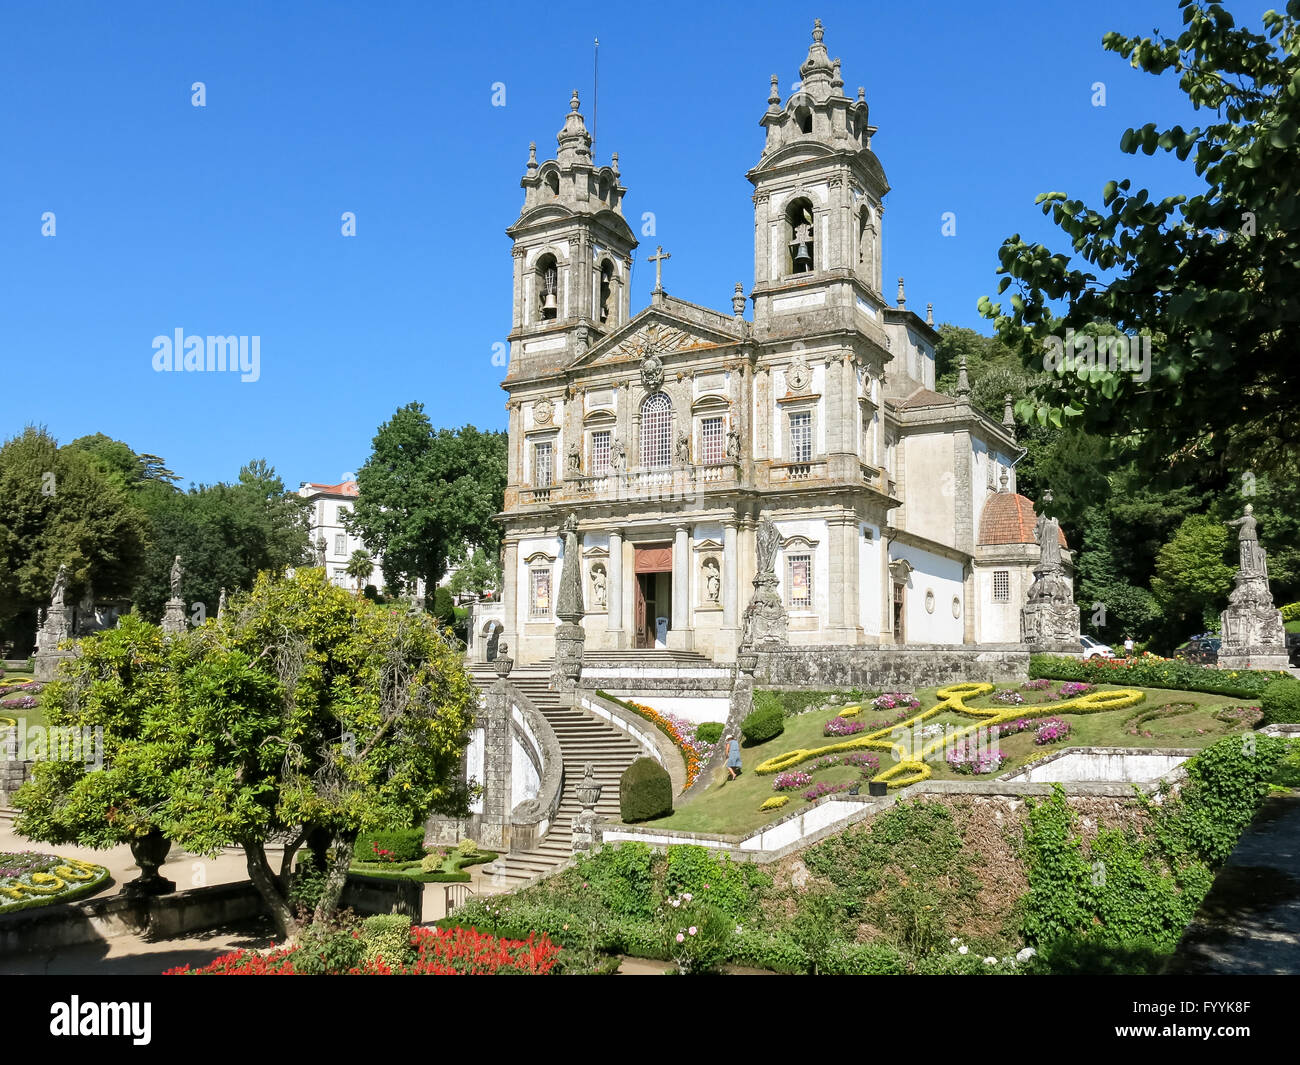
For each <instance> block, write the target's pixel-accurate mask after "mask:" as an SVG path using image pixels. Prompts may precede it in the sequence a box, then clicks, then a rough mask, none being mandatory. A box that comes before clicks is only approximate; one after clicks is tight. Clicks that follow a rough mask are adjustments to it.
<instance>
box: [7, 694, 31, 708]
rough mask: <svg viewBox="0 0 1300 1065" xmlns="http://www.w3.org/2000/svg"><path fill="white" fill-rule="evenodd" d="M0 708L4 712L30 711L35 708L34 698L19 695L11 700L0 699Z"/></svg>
mask: <svg viewBox="0 0 1300 1065" xmlns="http://www.w3.org/2000/svg"><path fill="white" fill-rule="evenodd" d="M0 706H2V707H4V708H5V709H6V710H32V709H34V708H35V707H36V697H35V696H34V695H19V696H17V697H15V698H13V699H0Z"/></svg>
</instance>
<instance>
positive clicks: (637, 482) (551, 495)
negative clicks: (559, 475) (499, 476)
mask: <svg viewBox="0 0 1300 1065" xmlns="http://www.w3.org/2000/svg"><path fill="white" fill-rule="evenodd" d="M739 483H740V463H738V462H713V463H709V464H708V465H707V466H665V467H645V466H642V467H636V468H634V469H630V470H627V471H625V472H622V473H616V472H614V471H612V470H611V471H609V472H607V473H599V474H594V475H590V476H588V475H581V476H577V477H569V478H567V479H565V480H564V481H561V482H558V483H556V484H553V485H549V486H547V487H545V488H529V487H527V486H525V487H522V488H521V489H520V491H519V502H520V505H521V506H531V505H538V504H551V503H560V502H566V503H568V502H577V503H599V502H603V501H616V500H619V499H659V498H670V497H676V498H690V497H692V496H694V495H695V494H696V493H698V492H701V491H707V490H712V489H718V488H728V487H731V486H734V485H737V484H739Z"/></svg>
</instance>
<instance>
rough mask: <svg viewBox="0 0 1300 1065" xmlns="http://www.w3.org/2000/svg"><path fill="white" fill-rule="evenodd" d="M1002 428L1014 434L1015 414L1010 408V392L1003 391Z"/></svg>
mask: <svg viewBox="0 0 1300 1065" xmlns="http://www.w3.org/2000/svg"><path fill="white" fill-rule="evenodd" d="M1002 428H1003V429H1005V430H1006V431H1007V432H1009V433H1010V434H1011V435H1012V436H1015V435H1016V415H1015V412H1014V411H1012V409H1011V393H1010V392H1005V393H1003V395H1002Z"/></svg>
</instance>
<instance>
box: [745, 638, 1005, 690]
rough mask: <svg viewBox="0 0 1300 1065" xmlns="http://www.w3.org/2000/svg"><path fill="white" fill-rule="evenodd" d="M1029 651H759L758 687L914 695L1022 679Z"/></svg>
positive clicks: (838, 648)
mask: <svg viewBox="0 0 1300 1065" xmlns="http://www.w3.org/2000/svg"><path fill="white" fill-rule="evenodd" d="M1028 674H1029V652H1028V650H1027V649H1025V647H1024V646H1023V645H1020V644H985V645H979V646H975V647H949V646H941V645H933V646H917V645H910V646H906V647H847V646H822V647H798V648H788V649H782V650H778V651H760V652H759V653H758V666H757V668H756V669H755V671H754V683H755V686H756V687H761V688H863V689H866V690H868V691H872V690H881V691H915V690H916V689H918V688H928V687H932V686H935V685H939V684H955V683H957V682H959V681H992V682H996V681H1002V680H1020V679H1023V678H1024V677H1026V676H1028Z"/></svg>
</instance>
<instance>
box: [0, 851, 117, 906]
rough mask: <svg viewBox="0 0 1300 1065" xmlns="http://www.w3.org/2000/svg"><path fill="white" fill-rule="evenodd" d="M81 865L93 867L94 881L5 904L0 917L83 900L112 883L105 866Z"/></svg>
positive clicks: (91, 863) (88, 863)
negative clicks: (94, 871) (54, 892)
mask: <svg viewBox="0 0 1300 1065" xmlns="http://www.w3.org/2000/svg"><path fill="white" fill-rule="evenodd" d="M82 864H84V865H87V866H93V868H94V869H95V870H96V873H95V879H94V880H87V881H82V882H80V883H77V884H76V886H75V887H72V888H69V889H68V890H67V891H61V892H59V893H58V894H57V895H45V896H42V897H40V898H34V899H25V900H24V901H22V902H10V903H6V904H5V905H3V906H0V916H4V915H5V914H10V913H18V912H19V911H20V910H32V909H36V908H38V907H41V906H56V905H58V904H59V903H62V902H75V901H76V900H77V899H84V898H85V897H86V896H87V895H93V894H94V893H95V892H97V891H99V890H100V889H101V888H104V887H107V886H108V885H109V884H111V883H112V882H113V877H112V875H111V874H110V873H109V871H108V869H107V868H106V867H105V866H102V865H95V864H94V863H93V862H84V863H82ZM55 875H57V874H55ZM65 882H66V881H65Z"/></svg>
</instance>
